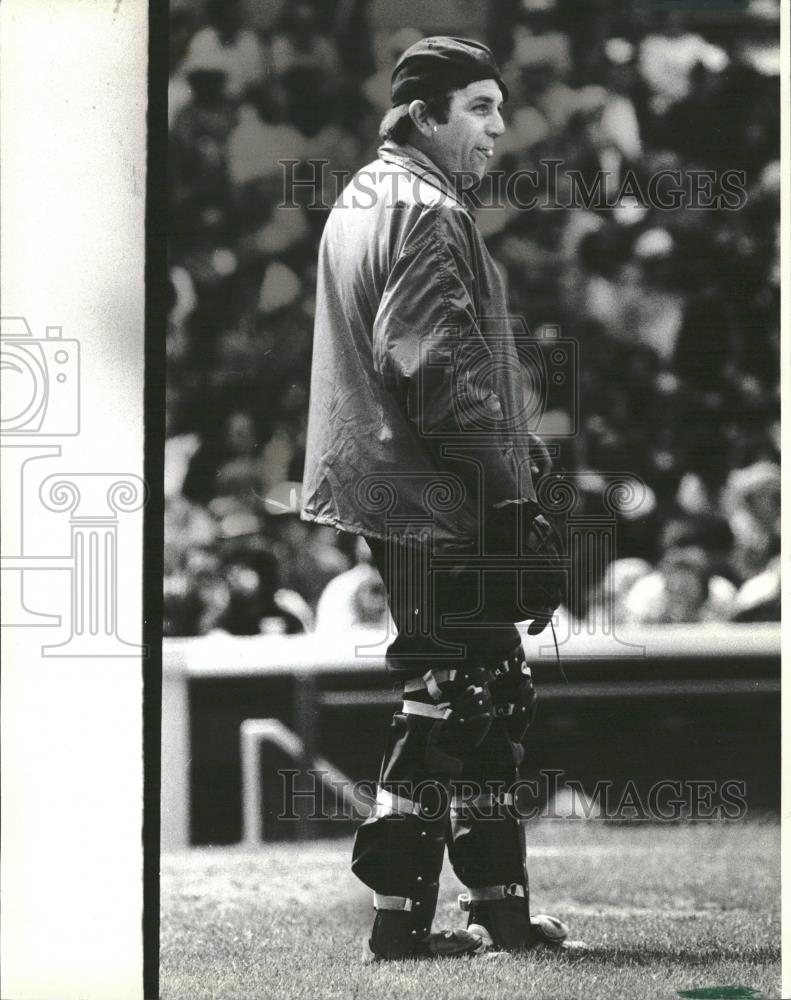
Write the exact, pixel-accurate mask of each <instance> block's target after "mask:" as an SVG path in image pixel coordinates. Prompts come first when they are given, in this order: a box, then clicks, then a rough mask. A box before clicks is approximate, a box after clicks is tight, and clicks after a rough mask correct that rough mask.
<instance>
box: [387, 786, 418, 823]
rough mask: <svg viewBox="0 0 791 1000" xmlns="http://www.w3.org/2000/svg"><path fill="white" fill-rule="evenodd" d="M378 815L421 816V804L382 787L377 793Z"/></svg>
mask: <svg viewBox="0 0 791 1000" xmlns="http://www.w3.org/2000/svg"><path fill="white" fill-rule="evenodd" d="M376 816H377V817H380V816H420V805H419V804H418V803H417V802H413V801H412V800H411V799H405V798H404V797H403V796H401V795H393V793H392V792H388V791H387V789H386V788H380V789H379V791H378V792H377V793H376Z"/></svg>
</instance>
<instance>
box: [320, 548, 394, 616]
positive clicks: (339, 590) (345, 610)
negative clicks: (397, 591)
mask: <svg viewBox="0 0 791 1000" xmlns="http://www.w3.org/2000/svg"><path fill="white" fill-rule="evenodd" d="M354 554H355V558H356V559H357V565H356V566H353V567H352V568H351V569H349V570H346V572H345V573H340V574H339V575H338V576H336V577H333V579H332V580H330V582H329V583H328V584H327V586H326V587H325V588H324V590H323V591H322V594H321V597H320V598H319V603H318V606H317V608H316V631H317V632H346V631H348V630H349V629H354V628H370V629H379V630H380V631H381V632H384V630H385V629H387V630H388V632H389V633H391V634H393V635H394V634H395V626H394V625H393V624H392V619H391V618H390V612H389V610H388V607H387V594H386V593H385V589H384V584H383V583H382V577H381V575H380V574H379V571H378V570H377V569H376V567H375V566H374V565H373V559H372V557H371V550H370V549H369V548H368V544H367V542H366V541H365V539H364V538H363V537H362V536H361V535H360V536H358V537H357V538H356V539H355V547H354Z"/></svg>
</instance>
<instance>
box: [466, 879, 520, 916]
mask: <svg viewBox="0 0 791 1000" xmlns="http://www.w3.org/2000/svg"><path fill="white" fill-rule="evenodd" d="M509 896H520V897H521V898H522V899H524V898H525V887H524V886H523V885H520V884H519V883H518V882H511V884H510V885H487V886H484V887H483V888H481V889H468V890H467V891H466V892H463V893H461V895H460V896H459V909H460V910H469V908H470V905H471V904H472V903H491V902H495V901H496V900H498V899H508V897H509Z"/></svg>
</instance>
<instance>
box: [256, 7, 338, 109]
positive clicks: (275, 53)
mask: <svg viewBox="0 0 791 1000" xmlns="http://www.w3.org/2000/svg"><path fill="white" fill-rule="evenodd" d="M269 59H270V64H271V67H272V71H273V72H274V73H286V72H287V71H288V70H290V69H294V68H296V67H304V68H307V69H311V70H320V71H322V72H324V73H329V74H337V73H338V70H339V68H340V67H339V60H338V49H337V46H336V45H335V43H334V41H333V40H332V38H330V36H329V35H327V34H326V32H325V31H324V30H323V29H322V26H321V17H320V13H319V5H318V4H317V3H316V2H315V0H292V2H291V3H286V4H284V5H283V13H282V14H281V16H280V21H279V24H278V25H277V27H276V29H275V31H274V33H273V35H272V42H271V45H270V49H269ZM312 96H314V97H319V96H320V95H319V94H313V95H312Z"/></svg>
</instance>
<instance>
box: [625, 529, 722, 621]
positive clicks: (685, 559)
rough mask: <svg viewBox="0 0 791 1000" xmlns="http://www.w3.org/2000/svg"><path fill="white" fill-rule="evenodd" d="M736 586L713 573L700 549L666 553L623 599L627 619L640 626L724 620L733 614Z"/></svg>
mask: <svg viewBox="0 0 791 1000" xmlns="http://www.w3.org/2000/svg"><path fill="white" fill-rule="evenodd" d="M735 597H736V588H735V587H734V586H733V584H732V583H730V582H729V581H728V580H726V579H724V578H723V577H719V576H715V575H714V574H713V573H712V572H711V564H710V562H709V560H708V558H707V556H706V553H705V552H704V551H703V550H702V549H699V548H694V547H689V548H676V549H670V550H669V551H668V552H666V553H665V555H664V557H663V558H662V561H661V562H660V564H659V569H658V570H657V571H656V572H654V573H649V574H648V575H647V576H643V577H642V578H641V579H639V580H638V581H637V582H636V583H635V584H634V586H633V587H632V588H631V589H630V590H629V592H628V594H627V595H626V597H625V599H624V602H623V609H624V613H625V620H626V621H627V622H630V623H634V624H640V625H659V624H662V625H677V624H681V623H685V622H723V621H728V619H729V618H730V616H731V611H732V608H733V603H734V599H735Z"/></svg>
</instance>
